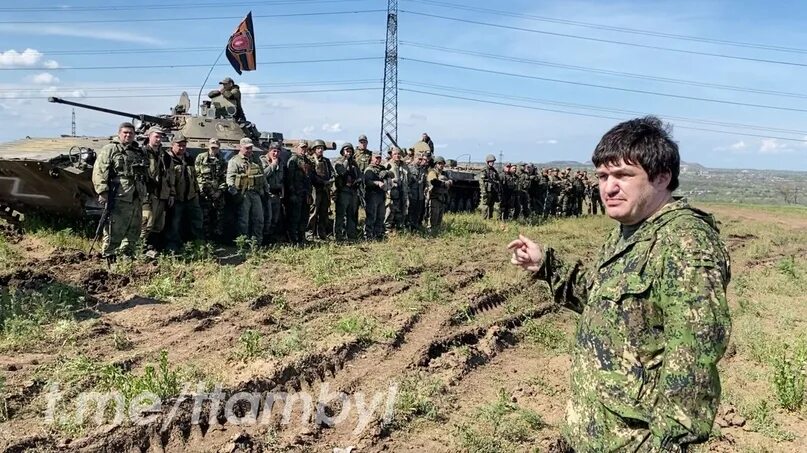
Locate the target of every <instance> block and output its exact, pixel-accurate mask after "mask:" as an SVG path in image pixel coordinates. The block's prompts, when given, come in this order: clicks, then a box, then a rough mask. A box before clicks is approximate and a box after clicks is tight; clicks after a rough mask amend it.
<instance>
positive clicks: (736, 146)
mask: <svg viewBox="0 0 807 453" xmlns="http://www.w3.org/2000/svg"><path fill="white" fill-rule="evenodd" d="M746 147H748V145H746V144H745V141H743V140H740V141H739V142H737V143H734V144H732V145H731V146H729V149H733V150H741V149H745V148H746Z"/></svg>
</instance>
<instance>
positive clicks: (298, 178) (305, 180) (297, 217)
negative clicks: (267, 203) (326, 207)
mask: <svg viewBox="0 0 807 453" xmlns="http://www.w3.org/2000/svg"><path fill="white" fill-rule="evenodd" d="M307 152H308V143H306V142H304V141H303V142H300V144H299V145H297V147H296V148H295V149H294V155H293V156H291V158H290V159H289V162H288V163H287V164H286V195H287V199H286V204H287V208H286V213H287V215H288V218H289V222H288V231H289V240H291V241H292V242H294V243H296V244H302V243H304V242H305V226H306V222H307V220H308V207H309V205H310V204H311V179H310V177H309V174H310V173H311V171H312V165H311V161H310V160H308V156H307V155H306V154H307Z"/></svg>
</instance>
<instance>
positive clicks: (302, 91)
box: [14, 86, 381, 99]
mask: <svg viewBox="0 0 807 453" xmlns="http://www.w3.org/2000/svg"><path fill="white" fill-rule="evenodd" d="M379 90H381V87H380V86H379V87H361V88H335V89H325V90H294V91H268V92H261V93H255V94H253V95H251V96H259V97H262V96H274V95H278V94H306V93H343V92H353V91H379ZM52 95H53V93H51V94H49V96H52ZM46 97H47V96H44V95H43V96H28V97H16V98H14V99H45V98H46ZM59 97H61V98H64V99H122V98H176V95H175V94H141V95H137V94H132V95H128V94H123V95H114V96H72V95H70V94H69V93H67V94H64V95H60V96H59Z"/></svg>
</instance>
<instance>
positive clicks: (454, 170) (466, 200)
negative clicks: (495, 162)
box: [411, 141, 481, 212]
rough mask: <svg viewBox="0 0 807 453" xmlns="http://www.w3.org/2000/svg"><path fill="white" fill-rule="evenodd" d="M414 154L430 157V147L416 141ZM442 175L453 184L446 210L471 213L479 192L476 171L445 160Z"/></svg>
mask: <svg viewBox="0 0 807 453" xmlns="http://www.w3.org/2000/svg"><path fill="white" fill-rule="evenodd" d="M411 149H413V150H414V151H415V154H425V155H428V156H431V154H432V150H431V147H430V146H429V145H428V144H427V143H426V142H424V141H418V142H416V143H415V144H414V145H412V148H411ZM446 163H447V165H446V168H445V170H444V173H445V175H446V176H447V177H449V178H451V180H452V181H454V183H453V184H452V185H451V189H449V190H448V196H449V202H448V210H449V211H451V212H462V211H473V210H475V209H476V208H477V206H479V198H480V196H481V192H480V189H479V181H478V180H477V171H475V170H474V169H472V168H470V167H458V166H457V161H456V160H454V159H447V160H446Z"/></svg>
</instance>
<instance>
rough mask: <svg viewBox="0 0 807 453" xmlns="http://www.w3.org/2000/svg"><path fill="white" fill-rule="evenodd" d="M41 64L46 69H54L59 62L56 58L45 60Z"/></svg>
mask: <svg viewBox="0 0 807 453" xmlns="http://www.w3.org/2000/svg"><path fill="white" fill-rule="evenodd" d="M42 66H44V67H46V68H48V69H56V68H58V67H59V62H58V61H56V60H45V61H43V62H42Z"/></svg>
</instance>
